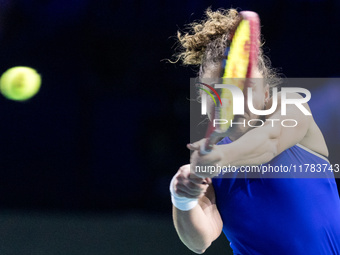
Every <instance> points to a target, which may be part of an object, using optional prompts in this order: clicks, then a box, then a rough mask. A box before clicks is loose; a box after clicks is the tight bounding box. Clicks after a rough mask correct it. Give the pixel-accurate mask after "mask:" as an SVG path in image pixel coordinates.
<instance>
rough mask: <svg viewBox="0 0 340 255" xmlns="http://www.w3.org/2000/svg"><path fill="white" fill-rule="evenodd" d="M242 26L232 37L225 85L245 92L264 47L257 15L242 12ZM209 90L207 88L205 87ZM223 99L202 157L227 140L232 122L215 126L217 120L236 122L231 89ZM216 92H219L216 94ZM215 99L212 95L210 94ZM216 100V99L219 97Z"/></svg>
mask: <svg viewBox="0 0 340 255" xmlns="http://www.w3.org/2000/svg"><path fill="white" fill-rule="evenodd" d="M240 16H241V19H240V22H239V24H238V25H237V27H236V29H235V31H233V33H231V44H230V47H229V48H227V49H226V53H225V55H226V59H224V60H223V63H222V66H223V67H224V71H223V75H222V77H221V78H222V83H224V84H230V85H235V86H237V87H239V88H240V89H241V90H242V91H243V90H244V89H246V87H247V82H246V78H251V75H252V72H253V70H254V68H256V67H257V61H258V54H259V47H260V19H259V16H258V15H257V13H255V12H251V11H242V12H240ZM204 85H205V86H207V84H204ZM218 90H219V93H218V94H219V96H218V94H217V93H215V95H216V96H217V97H218V98H217V99H218V100H214V101H215V102H217V101H218V103H216V104H215V108H214V110H213V111H212V113H213V114H212V115H213V116H211V119H210V123H209V126H208V129H207V132H206V142H205V144H203V146H201V148H200V153H201V154H202V155H204V154H208V153H209V152H210V151H211V150H212V147H213V145H214V144H216V143H217V142H218V141H219V140H220V139H221V138H223V137H225V136H226V132H227V130H228V128H229V126H230V122H231V121H227V123H214V121H213V120H214V119H224V120H233V119H234V115H233V97H232V94H231V92H230V90H229V89H226V88H220V89H218ZM214 92H216V90H214ZM210 95H211V93H210ZM216 96H215V97H216Z"/></svg>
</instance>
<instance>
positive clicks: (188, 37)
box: [170, 9, 340, 255]
mask: <svg viewBox="0 0 340 255" xmlns="http://www.w3.org/2000/svg"><path fill="white" fill-rule="evenodd" d="M238 17H239V16H238V12H237V11H236V10H233V9H230V10H218V11H215V12H214V11H211V10H210V9H208V10H207V11H206V18H205V19H204V20H202V21H201V22H197V23H195V24H191V28H192V31H191V33H187V34H184V35H181V34H180V33H179V34H178V38H179V42H180V43H181V45H182V46H183V49H184V50H183V52H181V53H180V54H179V55H178V56H179V59H181V60H182V61H183V63H184V64H186V65H199V66H200V72H199V77H200V78H203V79H204V78H218V77H220V74H221V68H222V67H221V60H222V58H223V54H224V51H225V48H226V45H227V43H228V42H227V41H228V35H229V31H231V30H233V28H234V26H235V24H237V21H238ZM252 77H258V78H264V79H266V80H269V84H267V83H261V82H256V83H255V84H254V85H253V92H254V93H253V104H254V107H255V109H269V108H270V107H271V104H272V98H271V96H270V87H271V86H274V85H276V84H275V81H276V79H275V73H274V72H273V71H272V69H271V68H270V65H269V62H268V61H266V59H265V58H264V56H263V54H262V51H260V54H259V64H258V68H257V70H256V71H255V72H254V73H253V74H252ZM290 96H291V97H293V98H296V99H299V98H301V96H300V95H299V94H292V95H290ZM278 101H279V103H278V108H277V110H276V111H275V112H274V113H273V114H271V115H270V116H267V117H266V119H264V125H263V126H262V127H257V128H254V127H250V126H248V125H245V126H244V125H233V126H232V127H230V128H229V130H228V135H227V137H225V138H224V139H223V140H222V141H221V142H220V143H219V145H217V146H214V148H213V149H212V152H211V153H209V154H207V155H201V154H200V145H201V144H202V143H203V142H204V141H203V140H202V141H198V142H196V143H194V144H190V145H188V148H189V149H190V150H193V154H192V156H191V164H190V165H189V164H188V165H184V166H182V167H180V169H179V170H178V172H177V173H176V174H175V176H174V177H173V179H172V181H171V183H170V191H171V198H172V202H173V220H174V225H175V228H176V230H177V233H178V235H179V237H180V239H181V240H182V242H183V243H184V244H185V245H186V246H187V247H188V248H189V249H190V250H192V251H194V252H196V253H203V252H204V251H205V250H206V249H207V248H208V247H209V246H210V245H211V243H212V242H213V241H214V240H215V239H216V238H217V237H219V235H220V234H221V232H222V231H223V232H224V234H225V235H226V237H227V239H228V240H229V242H230V246H231V248H232V250H233V252H234V254H237V255H241V254H242V255H246V254H252V255H253V254H255V255H260V254H261V255H273V254H275V255H280V254H282V255H287V254H294V255H306V254H324V255H326V254H327V255H330V254H333V255H335V254H338V255H339V254H340V200H339V195H338V191H337V186H336V183H335V180H334V175H333V173H332V171H325V173H324V174H325V176H323V177H327V178H288V177H289V176H288V175H287V178H261V177H259V178H211V177H213V175H212V174H210V173H197V172H194V171H190V168H191V169H192V170H195V169H197V167H204V166H211V165H214V166H216V165H220V166H227V165H233V166H237V167H242V166H249V165H261V166H262V167H263V166H267V167H269V166H280V165H283V166H288V165H293V166H296V167H299V166H303V165H304V164H310V165H313V164H314V165H315V166H317V165H322V166H327V167H334V168H336V167H337V166H335V165H330V163H329V162H328V160H327V156H328V150H327V146H326V143H325V141H324V138H323V135H322V133H321V132H320V130H319V128H318V126H317V125H316V123H315V122H314V120H313V117H312V116H311V115H305V114H303V113H302V112H301V111H300V109H298V108H297V107H296V106H294V105H288V106H287V115H286V116H282V115H281V109H280V93H279V96H278ZM303 106H304V107H305V108H306V109H307V110H308V111H309V112H310V109H309V107H308V105H307V104H304V105H303ZM269 118H270V119H278V120H280V121H281V120H283V118H284V119H294V120H296V121H297V123H298V124H297V125H296V126H295V127H289V128H288V127H284V126H282V125H280V124H278V125H273V123H272V122H271V121H268V120H269ZM250 119H261V117H260V116H256V115H255V114H253V113H252V112H251V111H250V110H249V109H248V107H247V106H246V105H245V114H244V116H236V117H235V120H234V121H235V122H243V120H246V123H247V121H248V120H250ZM277 123H280V122H279V121H278V122H277ZM304 169H305V168H304ZM219 177H223V176H219ZM310 177H311V176H310Z"/></svg>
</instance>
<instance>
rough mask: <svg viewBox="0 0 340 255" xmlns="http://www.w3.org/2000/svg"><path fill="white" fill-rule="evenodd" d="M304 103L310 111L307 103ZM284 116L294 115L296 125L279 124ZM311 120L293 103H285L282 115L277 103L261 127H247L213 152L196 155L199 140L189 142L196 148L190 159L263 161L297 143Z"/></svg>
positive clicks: (196, 161)
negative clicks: (194, 142) (236, 137)
mask: <svg viewBox="0 0 340 255" xmlns="http://www.w3.org/2000/svg"><path fill="white" fill-rule="evenodd" d="M293 96H294V98H301V96H300V95H299V94H294V95H293ZM291 98H292V97H291ZM303 105H304V106H305V108H306V109H307V110H308V111H310V109H309V107H308V105H307V104H303ZM270 119H272V120H275V121H271V120H270ZM285 119H294V120H296V121H297V123H298V124H297V125H296V126H295V127H284V126H282V125H281V121H282V120H285ZM313 122H314V121H313V117H312V116H311V115H304V114H303V113H302V112H301V111H300V110H299V109H298V108H297V107H296V106H295V105H288V106H287V115H284V116H282V115H281V108H280V107H278V109H277V110H276V112H274V113H273V114H272V115H271V116H270V117H269V118H268V119H267V120H266V122H265V124H264V125H263V126H262V127H258V128H254V129H252V130H250V131H249V132H247V133H246V134H244V135H243V136H241V137H240V138H239V139H237V140H236V141H234V142H233V143H231V144H226V145H219V146H215V147H214V149H213V150H212V152H211V153H209V154H207V155H203V156H202V155H199V152H198V149H199V143H200V142H199V143H198V144H197V145H195V146H191V148H190V146H189V148H190V149H195V150H196V151H195V152H194V153H193V155H192V159H191V160H192V163H193V165H211V164H219V165H224V166H227V165H232V166H245V165H259V164H263V163H266V162H268V161H270V160H271V159H273V158H274V157H275V156H276V155H278V154H280V153H281V152H282V151H284V150H286V149H288V148H290V147H292V146H293V145H295V144H297V143H299V142H300V141H301V140H302V139H303V138H304V137H305V136H306V134H307V132H308V130H309V128H310V126H311V125H312V123H313ZM291 124H292V123H291V122H290V125H291Z"/></svg>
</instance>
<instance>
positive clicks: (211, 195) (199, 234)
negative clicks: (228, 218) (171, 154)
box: [173, 165, 223, 254]
mask: <svg viewBox="0 0 340 255" xmlns="http://www.w3.org/2000/svg"><path fill="white" fill-rule="evenodd" d="M183 168H185V169H184V176H188V178H187V179H186V180H185V181H184V179H182V180H181V179H180V178H179V182H174V185H175V190H177V191H176V193H178V194H179V195H181V196H185V197H189V198H192V197H195V196H194V195H193V194H195V192H194V190H195V189H196V190H198V188H199V186H200V185H203V184H202V181H203V179H198V178H196V179H193V178H192V177H189V174H188V173H190V165H185V166H183V167H182V171H183ZM180 170H181V169H180ZM186 174H187V175H186ZM183 185H185V186H183ZM204 185H205V186H207V188H206V190H204V189H201V193H200V194H198V195H197V193H196V197H198V198H199V201H198V204H197V205H196V206H195V207H194V208H193V209H191V210H189V211H181V210H179V209H177V208H176V207H175V206H173V221H174V225H175V229H176V231H177V234H178V236H179V238H180V239H181V241H182V242H183V243H184V244H185V245H186V246H187V247H188V248H189V249H190V250H191V251H193V252H195V253H198V254H202V253H204V252H205V250H206V249H207V248H208V247H209V246H210V245H211V243H212V242H213V241H214V240H215V239H216V238H217V237H219V235H220V234H221V232H222V226H223V223H222V219H221V216H220V214H219V212H218V210H217V207H216V202H215V192H214V188H213V186H212V185H211V180H210V181H209V183H208V184H204Z"/></svg>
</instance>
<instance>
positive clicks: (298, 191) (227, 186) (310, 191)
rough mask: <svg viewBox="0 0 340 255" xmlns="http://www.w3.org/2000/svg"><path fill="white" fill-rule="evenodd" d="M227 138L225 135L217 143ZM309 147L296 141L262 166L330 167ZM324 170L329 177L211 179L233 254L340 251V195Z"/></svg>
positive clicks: (293, 254)
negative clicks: (304, 165) (314, 165)
mask: <svg viewBox="0 0 340 255" xmlns="http://www.w3.org/2000/svg"><path fill="white" fill-rule="evenodd" d="M228 143H231V140H230V139H229V138H227V137H226V138H224V139H223V140H222V141H221V142H220V143H219V144H228ZM307 150H308V149H307ZM307 150H306V148H303V147H301V146H298V145H295V146H293V147H291V148H289V149H287V150H285V151H283V152H282V153H281V154H280V155H278V156H276V157H275V158H274V159H272V160H271V161H270V162H268V163H267V164H263V165H269V164H270V165H272V166H274V165H276V166H279V165H281V164H283V165H287V163H288V162H289V164H295V165H296V166H298V165H303V164H306V163H309V164H328V166H329V162H328V161H327V159H326V158H323V157H322V156H318V155H317V154H316V153H313V152H312V151H307ZM328 166H327V167H328ZM324 174H326V175H327V176H325V177H326V178H276V179H274V178H261V177H260V178H246V177H245V178H213V179H212V183H213V187H214V189H215V195H216V201H217V202H216V203H217V208H218V210H219V213H220V215H221V217H222V221H223V232H224V234H225V235H226V237H227V239H228V240H229V241H230V246H231V248H232V249H233V252H234V254H235V255H236V254H237V255H246V254H251V255H273V254H275V255H281V254H282V255H288V254H289V255H306V254H313V255H316V254H324V255H331V254H338V255H340V200H339V195H338V190H337V186H336V182H335V180H334V175H333V173H332V172H329V171H326V172H325V173H324ZM234 177H235V176H234Z"/></svg>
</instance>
